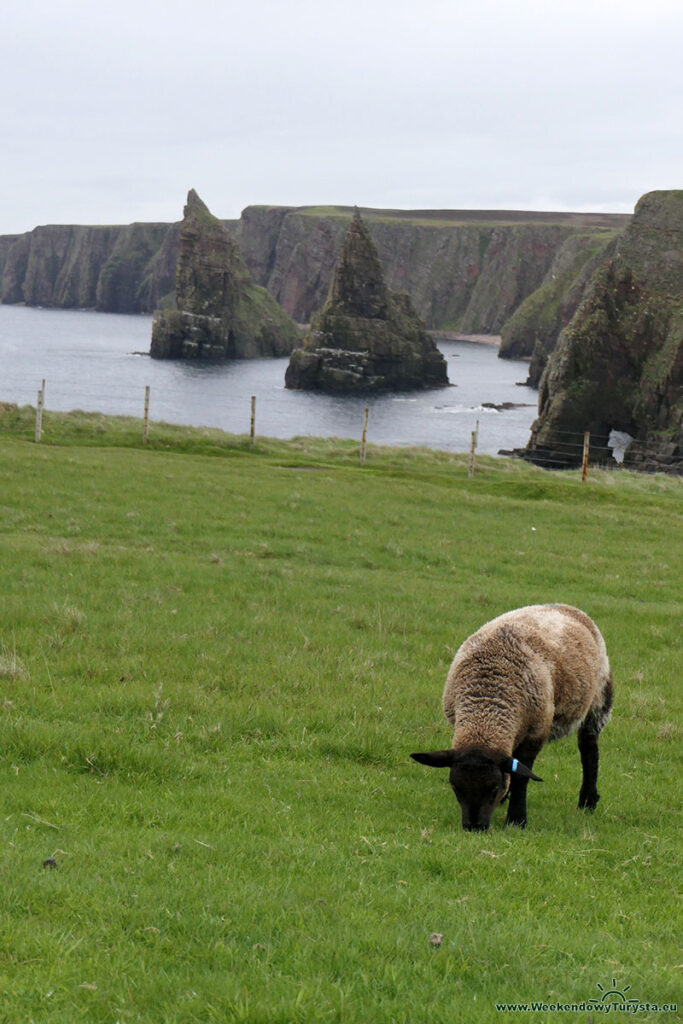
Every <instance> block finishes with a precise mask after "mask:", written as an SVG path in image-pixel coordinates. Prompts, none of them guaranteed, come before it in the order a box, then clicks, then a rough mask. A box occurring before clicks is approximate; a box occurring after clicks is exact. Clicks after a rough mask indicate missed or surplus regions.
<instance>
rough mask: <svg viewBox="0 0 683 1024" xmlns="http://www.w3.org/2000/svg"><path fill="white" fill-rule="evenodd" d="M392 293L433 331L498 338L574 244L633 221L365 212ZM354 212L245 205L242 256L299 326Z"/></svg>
mask: <svg viewBox="0 0 683 1024" xmlns="http://www.w3.org/2000/svg"><path fill="white" fill-rule="evenodd" d="M360 212H361V214H362V216H363V219H364V221H365V223H366V224H367V227H368V230H369V232H370V235H371V237H372V239H373V241H374V243H375V245H376V246H377V251H378V254H379V258H380V261H381V264H382V269H383V271H384V276H385V280H386V283H387V286H388V287H389V288H390V289H392V290H394V291H405V292H407V293H408V294H409V295H410V298H411V300H412V302H413V305H414V306H415V309H416V312H417V313H418V315H419V316H420V317H421V318H422V319H423V320H424V321H425V323H426V324H427V326H428V327H431V328H444V329H449V328H450V329H458V330H461V331H463V332H464V333H498V332H499V331H500V329H501V327H502V326H503V324H504V323H505V322H506V321H507V320H508V319H509V317H510V316H511V314H512V313H513V312H514V310H515V309H516V308H517V307H518V306H519V305H520V303H521V302H522V301H523V300H524V299H525V298H526V297H527V296H528V295H530V294H531V293H532V292H534V291H535V290H536V289H537V288H538V287H539V286H540V285H541V283H542V282H543V280H544V278H545V276H546V274H547V272H548V270H549V269H550V267H551V265H552V262H553V260H554V258H555V256H556V254H557V252H558V251H559V250H560V249H561V247H562V245H563V244H564V243H565V242H566V241H567V239H570V238H572V237H573V236H574V235H575V234H577V233H583V234H584V235H586V236H591V237H593V236H595V237H596V238H602V237H603V236H604V235H605V234H609V232H610V231H614V230H615V229H620V228H622V227H623V226H624V225H625V224H626V223H627V222H628V218H627V217H622V216H619V215H605V216H602V215H598V214H554V213H533V212H521V211H476V210H460V211H458V210H454V211H447V210H435V211H425V210H422V211H419V210H417V211H399V210H391V211H389V210H384V211H383V210H368V209H363V208H361V211H360ZM351 215H352V211H351V210H350V209H349V208H346V207H327V208H325V207H323V208H317V207H310V208H309V207H303V208H300V209H287V208H282V207H280V208H278V207H247V209H246V210H244V212H243V214H242V218H241V221H240V229H239V235H238V237H239V242H240V249H241V251H242V253H243V255H244V258H245V261H246V262H247V265H248V266H249V267H250V269H251V270H252V273H253V274H254V277H255V279H256V280H257V281H259V283H260V284H262V285H264V286H265V287H267V288H268V291H269V292H270V293H271V295H273V296H274V297H275V298H276V299H277V301H278V302H279V303H280V305H281V306H282V307H283V308H284V309H285V310H287V312H288V313H289V314H290V315H291V316H292V317H293V318H294V319H295V320H297V321H300V322H303V321H307V320H308V319H309V317H310V315H311V312H312V311H313V310H315V309H320V308H321V307H322V305H323V303H324V301H325V299H326V297H327V293H328V290H329V287H330V282H331V280H332V274H333V270H334V266H335V261H336V257H337V253H338V252H339V248H340V246H341V243H342V239H343V237H344V235H345V233H346V231H347V230H348V226H349V223H350V219H351Z"/></svg>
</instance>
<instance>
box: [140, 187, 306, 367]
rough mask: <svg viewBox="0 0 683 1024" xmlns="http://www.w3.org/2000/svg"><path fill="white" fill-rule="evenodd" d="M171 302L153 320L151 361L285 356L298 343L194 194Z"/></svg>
mask: <svg viewBox="0 0 683 1024" xmlns="http://www.w3.org/2000/svg"><path fill="white" fill-rule="evenodd" d="M175 303H176V306H177V308H176V309H168V310H164V311H159V312H158V313H156V314H155V316H154V321H153V324H152V342H151V348H150V355H152V356H154V357H156V358H160V359H163V358H194V357H205V358H225V357H228V358H249V357H252V356H264V355H265V356H271V355H288V354H289V353H290V352H291V351H292V349H293V348H294V346H295V345H296V344H297V342H298V341H299V337H300V336H299V332H298V330H297V328H296V327H295V325H294V324H293V323H292V321H291V320H290V319H289V317H288V316H287V315H286V314H285V313H283V312H282V310H281V309H280V307H279V306H278V305H277V303H276V302H275V301H274V300H273V299H272V298H271V296H270V295H269V294H268V293H267V292H266V291H265V289H263V288H261V287H259V286H258V285H255V284H254V283H253V282H252V280H251V277H250V274H249V271H248V270H247V268H246V266H245V264H244V262H243V261H242V259H241V257H240V254H239V250H238V247H237V244H236V242H235V241H234V239H233V238H232V236H231V235H230V234H229V232H228V231H227V229H226V228H225V227H224V226H223V224H222V223H221V221H219V220H218V219H217V218H216V217H214V216H213V214H211V213H210V211H209V210H208V208H207V207H206V205H205V204H204V203H203V202H202V200H201V199H200V198H199V196H198V195H197V193H196V192H195V191H194V190H191V191H190V192H189V194H188V197H187V204H186V206H185V210H184V217H183V222H182V224H181V225H180V230H179V234H178V258H177V261H176V268H175Z"/></svg>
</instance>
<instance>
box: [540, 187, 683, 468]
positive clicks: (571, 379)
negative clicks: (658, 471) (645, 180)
mask: <svg viewBox="0 0 683 1024" xmlns="http://www.w3.org/2000/svg"><path fill="white" fill-rule="evenodd" d="M682 384H683V191H671V192H651V193H648V194H647V195H645V196H643V197H642V199H641V200H640V201H639V203H638V205H637V206H636V210H635V214H634V217H633V220H632V222H631V223H630V225H629V226H628V228H627V229H626V230H625V231H624V233H623V235H622V236H621V237H620V238H619V239H618V240H617V243H616V250H615V252H614V254H613V256H612V258H611V259H608V260H607V262H605V263H604V264H603V265H602V266H601V267H600V268H599V269H598V270H597V271H596V272H595V274H594V275H593V277H592V278H591V280H590V282H589V284H588V286H587V288H586V290H585V295H584V298H583V300H582V302H581V303H580V305H579V307H578V309H577V311H576V313H575V315H574V317H573V319H572V320H571V322H570V323H569V325H568V326H567V327H566V328H565V329H564V330H563V331H562V333H561V335H560V337H559V340H558V342H557V345H556V347H555V350H554V351H553V352H552V354H551V355H550V357H549V359H548V364H547V366H546V369H545V371H544V373H543V377H542V379H541V383H540V390H539V416H538V419H537V420H536V422H535V423H534V425H533V428H532V433H531V439H530V441H529V444H528V446H527V450H526V454H527V457H528V458H530V459H532V460H537V461H543V462H545V463H548V462H550V463H551V464H555V465H571V464H573V463H575V462H577V461H579V453H578V451H575V450H574V451H571V452H569V453H568V452H567V450H566V449H565V446H564V445H563V444H562V441H563V439H566V438H567V437H568V435H569V432H575V435H579V436H580V435H581V434H582V433H583V431H590V432H591V435H592V441H591V443H592V445H596V446H605V445H606V443H607V438H608V436H609V434H610V432H611V430H612V429H615V430H622V431H625V432H627V433H629V434H631V435H632V436H633V437H634V438H635V439H636V440H635V442H634V444H633V445H632V446H631V449H629V453H628V454H629V461H630V462H632V461H634V460H639V461H640V462H642V463H643V464H648V465H652V466H660V467H662V468H667V467H669V468H670V467H672V466H678V467H679V468H680V466H681V461H682V460H681V456H682V454H683V452H682V445H683V432H682V428H681V420H682V416H683V404H682V399H681V385H682Z"/></svg>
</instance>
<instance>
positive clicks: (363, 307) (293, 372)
mask: <svg viewBox="0 0 683 1024" xmlns="http://www.w3.org/2000/svg"><path fill="white" fill-rule="evenodd" d="M447 384H448V375H447V372H446V361H445V359H444V358H443V356H442V355H441V353H440V352H439V350H438V348H437V347H436V345H435V344H434V342H433V341H432V339H431V337H430V336H429V334H428V333H427V331H426V328H425V326H424V324H423V323H422V321H421V320H420V318H419V317H418V315H417V313H416V312H415V310H414V309H413V306H412V303H411V301H410V299H409V297H408V296H407V295H404V294H395V293H393V292H391V291H389V289H388V288H387V286H386V284H385V281H384V274H383V273H382V266H381V263H380V261H379V256H378V254H377V249H376V247H375V243H374V242H373V240H372V237H371V235H370V232H369V231H368V229H367V227H366V225H365V224H364V222H363V220H362V219H361V216H360V214H359V212H358V210H356V211H355V213H354V216H353V220H352V222H351V226H350V228H349V230H348V233H347V235H346V238H345V239H344V243H343V245H342V248H341V252H340V254H339V259H338V261H337V266H336V268H335V272H334V276H333V279H332V284H331V286H330V292H329V295H328V298H327V302H326V303H325V305H324V306H323V309H322V311H321V313H320V314H319V316H318V317H317V318H314V319H313V322H312V323H311V330H310V332H309V334H308V335H307V337H306V340H305V342H304V347H303V349H296V350H295V351H294V352H293V353H292V355H291V358H290V361H289V366H288V367H287V372H286V374H285V386H286V387H288V388H300V389H307V390H314V391H315V390H317V391H331V392H358V391H361V392H362V391H381V390H396V391H398V390H406V389H409V388H420V387H443V386H444V385H447Z"/></svg>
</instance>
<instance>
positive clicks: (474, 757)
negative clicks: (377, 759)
mask: <svg viewBox="0 0 683 1024" xmlns="http://www.w3.org/2000/svg"><path fill="white" fill-rule="evenodd" d="M410 756H411V757H412V758H413V759H414V760H415V761H419V762H420V764H426V765H429V766H430V767H431V768H449V769H450V783H451V788H452V789H453V792H454V793H455V796H456V799H457V801H458V803H459V804H460V810H461V811H462V827H463V828H464V829H465V830H466V831H468V832H472V831H481V832H484V831H486V829H487V828H488V827H489V824H490V822H491V815H492V814H493V812H494V810H495V808H496V807H497V806H498V804H500V803H502V801H503V800H504V799H505V797H506V795H507V792H508V787H509V784H510V775H509V774H508V772H509V770H510V768H509V766H510V758H509V757H506V756H505V755H504V754H496V753H495V752H493V751H487V750H483V749H482V748H481V747H468V748H467V749H465V750H432V751H430V752H428V753H423V754H411V755H410ZM504 768H507V772H506V771H504Z"/></svg>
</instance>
